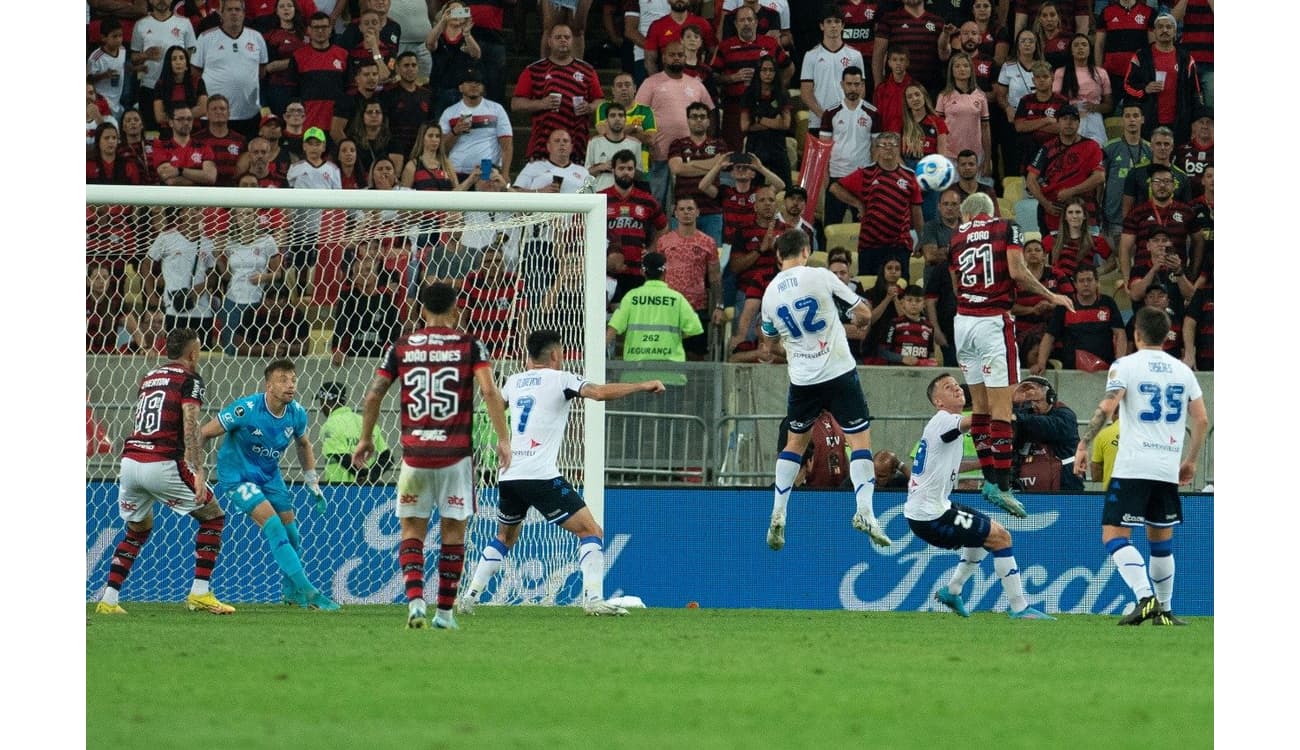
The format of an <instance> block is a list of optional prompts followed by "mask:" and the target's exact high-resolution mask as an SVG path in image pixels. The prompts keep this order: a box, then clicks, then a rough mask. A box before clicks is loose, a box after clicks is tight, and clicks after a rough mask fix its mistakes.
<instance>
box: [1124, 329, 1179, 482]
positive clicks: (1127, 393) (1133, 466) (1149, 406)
mask: <svg viewBox="0 0 1300 750" xmlns="http://www.w3.org/2000/svg"><path fill="white" fill-rule="evenodd" d="M1120 388H1123V389H1124V400H1123V401H1121V402H1120V405H1119V452H1118V453H1117V454H1116V455H1115V468H1114V469H1113V470H1112V471H1111V474H1110V475H1111V476H1112V477H1119V478H1121V479H1152V480H1155V481H1157V482H1173V483H1174V484H1177V483H1178V466H1179V464H1181V463H1182V457H1183V443H1184V441H1185V439H1186V429H1187V405H1188V404H1190V403H1191V402H1193V401H1195V400H1197V399H1199V398H1201V385H1200V383H1198V382H1196V376H1195V375H1193V374H1192V370H1191V368H1190V367H1188V366H1187V365H1185V364H1183V363H1182V362H1179V361H1178V360H1176V359H1174V358H1173V357H1171V356H1169V355H1168V354H1166V353H1164V352H1162V351H1155V350H1151V349H1139V350H1138V351H1136V352H1134V353H1133V354H1130V355H1128V356H1127V357H1121V358H1120V359H1118V360H1116V361H1115V363H1114V364H1112V365H1111V366H1110V374H1109V375H1108V376H1107V377H1106V390H1107V391H1113V390H1118V389H1120Z"/></svg>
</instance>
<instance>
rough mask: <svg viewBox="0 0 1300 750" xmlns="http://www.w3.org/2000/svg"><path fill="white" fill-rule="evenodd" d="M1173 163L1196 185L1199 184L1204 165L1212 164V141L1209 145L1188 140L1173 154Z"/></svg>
mask: <svg viewBox="0 0 1300 750" xmlns="http://www.w3.org/2000/svg"><path fill="white" fill-rule="evenodd" d="M1174 164H1175V165H1177V166H1178V168H1180V169H1182V170H1183V171H1184V172H1186V173H1187V176H1188V177H1190V178H1191V179H1192V181H1193V182H1194V183H1195V184H1196V185H1197V187H1199V186H1200V184H1201V175H1202V174H1204V173H1205V168H1206V167H1212V166H1214V142H1213V141H1211V142H1210V143H1209V145H1204V144H1200V143H1197V142H1196V141H1189V142H1188V143H1187V145H1186V146H1183V147H1182V148H1181V149H1179V151H1178V153H1176V154H1174Z"/></svg>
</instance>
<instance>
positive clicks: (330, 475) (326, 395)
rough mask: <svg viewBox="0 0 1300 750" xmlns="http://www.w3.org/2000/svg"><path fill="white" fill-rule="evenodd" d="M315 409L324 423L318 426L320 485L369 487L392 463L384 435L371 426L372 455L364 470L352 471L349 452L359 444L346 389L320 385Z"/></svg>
mask: <svg viewBox="0 0 1300 750" xmlns="http://www.w3.org/2000/svg"><path fill="white" fill-rule="evenodd" d="M316 406H317V407H318V408H319V409H320V413H321V416H322V417H324V418H325V420H324V421H323V422H322V423H321V427H320V439H321V457H322V459H323V460H324V463H325V468H324V469H323V470H322V471H321V475H320V481H321V483H322V484H325V483H333V484H344V483H351V482H356V483H357V484H371V483H373V482H377V481H379V477H380V475H381V474H382V473H383V472H384V471H385V470H387V469H388V467H389V466H391V465H392V463H393V454H392V452H391V451H390V450H389V449H388V443H387V441H385V440H384V435H383V433H382V432H381V431H380V429H379V425H375V428H374V435H373V436H372V438H371V439H372V440H373V441H374V444H375V455H373V456H371V457H370V460H369V462H367V464H366V468H364V469H360V470H357V469H353V468H352V452H353V451H354V450H356V448H357V442H358V441H360V440H361V415H360V414H357V413H356V412H355V411H353V410H352V407H350V406H348V389H347V386H345V385H343V384H342V383H334V382H330V383H324V384H322V385H321V387H320V390H318V391H316Z"/></svg>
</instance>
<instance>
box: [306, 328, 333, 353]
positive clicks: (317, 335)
mask: <svg viewBox="0 0 1300 750" xmlns="http://www.w3.org/2000/svg"><path fill="white" fill-rule="evenodd" d="M333 335H334V332H333V331H331V330H330V329H328V328H313V329H311V335H310V336H308V338H307V342H308V344H309V346H308V353H309V354H329V353H330V339H331V338H332V337H333Z"/></svg>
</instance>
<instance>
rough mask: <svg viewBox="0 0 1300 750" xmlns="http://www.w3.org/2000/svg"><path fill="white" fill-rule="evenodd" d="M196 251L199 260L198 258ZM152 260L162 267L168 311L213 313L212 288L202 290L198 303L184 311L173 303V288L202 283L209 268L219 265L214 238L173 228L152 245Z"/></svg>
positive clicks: (207, 315)
mask: <svg viewBox="0 0 1300 750" xmlns="http://www.w3.org/2000/svg"><path fill="white" fill-rule="evenodd" d="M196 254H197V255H198V263H197V264H196V263H195V262H194V257H195V255H196ZM149 260H151V261H153V262H154V263H157V264H159V265H160V266H161V268H162V280H163V295H162V301H163V312H164V313H166V314H167V315H181V316H184V317H190V318H210V317H212V295H211V294H209V293H208V292H203V293H201V294H200V295H199V296H198V300H197V301H196V302H195V305H194V307H193V308H192V309H190V310H188V311H186V312H184V313H178V312H177V311H176V308H175V307H173V306H172V295H171V292H179V291H184V290H186V289H193V288H194V287H196V286H198V285H199V284H201V283H202V282H203V280H204V279H205V278H207V275H208V271H211V270H212V269H213V268H214V267H215V266H216V265H217V261H216V257H215V256H214V255H213V252H212V240H211V239H209V238H207V237H199V239H197V240H191V239H188V238H186V237H185V235H183V234H181V233H180V232H177V231H176V230H174V229H169V230H167V231H165V232H163V233H162V234H160V235H158V237H157V239H155V240H154V241H153V244H152V245H150V246H149Z"/></svg>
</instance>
